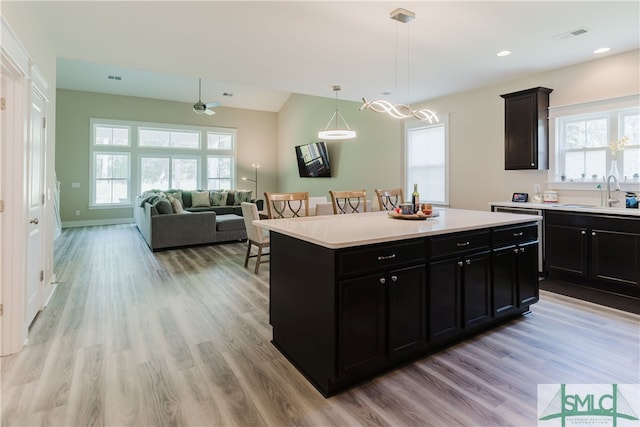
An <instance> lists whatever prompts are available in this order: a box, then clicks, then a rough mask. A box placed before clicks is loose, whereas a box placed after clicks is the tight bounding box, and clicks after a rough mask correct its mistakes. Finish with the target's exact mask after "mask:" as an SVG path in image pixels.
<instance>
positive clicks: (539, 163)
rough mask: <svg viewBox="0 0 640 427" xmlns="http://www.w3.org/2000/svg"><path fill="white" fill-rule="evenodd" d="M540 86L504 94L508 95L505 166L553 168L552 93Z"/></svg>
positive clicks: (505, 106) (505, 104)
mask: <svg viewBox="0 0 640 427" xmlns="http://www.w3.org/2000/svg"><path fill="white" fill-rule="evenodd" d="M552 91H553V89H549V88H545V87H536V88H532V89H527V90H522V91H519V92H514V93H508V94H504V95H500V96H501V97H502V98H504V111H505V114H504V120H505V133H504V146H505V151H504V168H505V169H506V170H515V169H548V168H549V123H548V116H549V114H548V110H549V94H550V93H551V92H552Z"/></svg>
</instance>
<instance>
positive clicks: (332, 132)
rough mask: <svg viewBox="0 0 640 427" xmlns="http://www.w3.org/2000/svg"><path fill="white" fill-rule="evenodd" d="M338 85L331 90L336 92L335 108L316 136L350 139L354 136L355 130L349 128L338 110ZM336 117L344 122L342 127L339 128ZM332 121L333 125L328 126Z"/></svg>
mask: <svg viewBox="0 0 640 427" xmlns="http://www.w3.org/2000/svg"><path fill="white" fill-rule="evenodd" d="M340 89H341V88H340V86H338V85H334V86H333V91H334V92H335V93H336V109H335V111H334V112H333V115H332V116H331V118H330V119H329V122H328V123H327V126H325V128H324V129H323V130H321V131H320V132H318V138H321V139H351V138H355V137H356V131H354V130H351V128H350V127H349V125H348V124H347V121H346V120H345V119H344V117H342V114H340V110H338V92H339V91H340ZM338 119H340V120H342V123H343V124H344V127H343V128H340V127H339V125H338ZM332 122H334V127H333V128H329V126H330V125H331V123H332Z"/></svg>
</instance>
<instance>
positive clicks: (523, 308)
mask: <svg viewBox="0 0 640 427" xmlns="http://www.w3.org/2000/svg"><path fill="white" fill-rule="evenodd" d="M435 213H436V214H439V216H437V217H434V218H429V219H426V220H402V219H394V218H390V217H389V216H388V214H387V213H386V212H370V213H363V214H352V215H330V216H320V217H305V218H292V219H278V220H261V221H255V224H256V225H258V226H260V227H262V228H265V229H267V230H270V235H271V243H270V251H271V255H270V263H271V266H270V308H269V310H270V313H269V314H270V323H271V325H272V327H273V344H274V345H275V346H276V347H277V348H278V349H279V350H280V351H281V352H282V353H283V354H284V355H285V356H286V357H287V358H288V359H289V360H290V361H291V362H292V363H293V364H294V365H295V366H296V367H297V368H298V370H299V371H300V372H302V373H303V374H304V375H305V376H306V378H307V379H308V380H309V381H310V382H311V383H312V384H313V385H314V386H315V387H316V388H317V389H318V390H319V391H320V392H321V393H322V394H323V395H325V396H330V395H332V394H334V393H336V392H338V391H340V390H342V389H344V388H346V387H349V386H351V385H353V384H355V383H356V382H360V381H362V380H365V379H368V378H370V377H372V376H374V375H376V374H379V373H381V372H383V371H385V370H388V369H390V368H393V367H395V366H398V365H400V364H403V363H407V362H409V361H410V360H412V359H415V358H417V357H420V356H423V355H425V354H428V353H430V352H433V351H435V350H437V349H439V348H442V347H443V346H446V345H449V344H451V343H453V342H455V341H459V340H461V339H464V338H465V337H468V336H471V335H474V334H477V333H478V332H481V331H484V330H486V329H488V328H491V327H493V326H495V325H497V324H499V323H501V322H504V321H506V320H507V319H509V318H511V317H514V316H518V315H521V314H523V313H526V312H528V311H529V306H530V305H531V304H533V303H535V302H536V301H537V300H538V281H537V261H538V252H537V245H538V240H537V238H538V236H537V229H538V227H537V225H538V221H539V220H540V219H541V218H540V217H536V216H530V215H515V214H508V213H493V212H481V211H468V210H458V209H442V210H436V211H435Z"/></svg>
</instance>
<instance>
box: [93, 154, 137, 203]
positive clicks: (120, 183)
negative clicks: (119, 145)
mask: <svg viewBox="0 0 640 427" xmlns="http://www.w3.org/2000/svg"><path fill="white" fill-rule="evenodd" d="M130 160H131V159H130V157H129V153H116V152H114V153H111V152H100V151H97V152H94V153H93V170H94V176H95V180H94V186H95V187H94V194H95V200H94V203H95V204H102V205H117V204H128V203H130V200H129V188H130V181H131V179H130V176H131V175H130V164H131V161H130Z"/></svg>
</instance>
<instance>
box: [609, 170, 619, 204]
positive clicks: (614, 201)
mask: <svg viewBox="0 0 640 427" xmlns="http://www.w3.org/2000/svg"><path fill="white" fill-rule="evenodd" d="M611 178H613V181H614V182H615V187H613V191H620V184H618V178H616V177H615V175H609V176H608V177H607V205H609V207H612V206H613V205H615V204H616V203H620V200H618V199H613V198H611Z"/></svg>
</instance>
